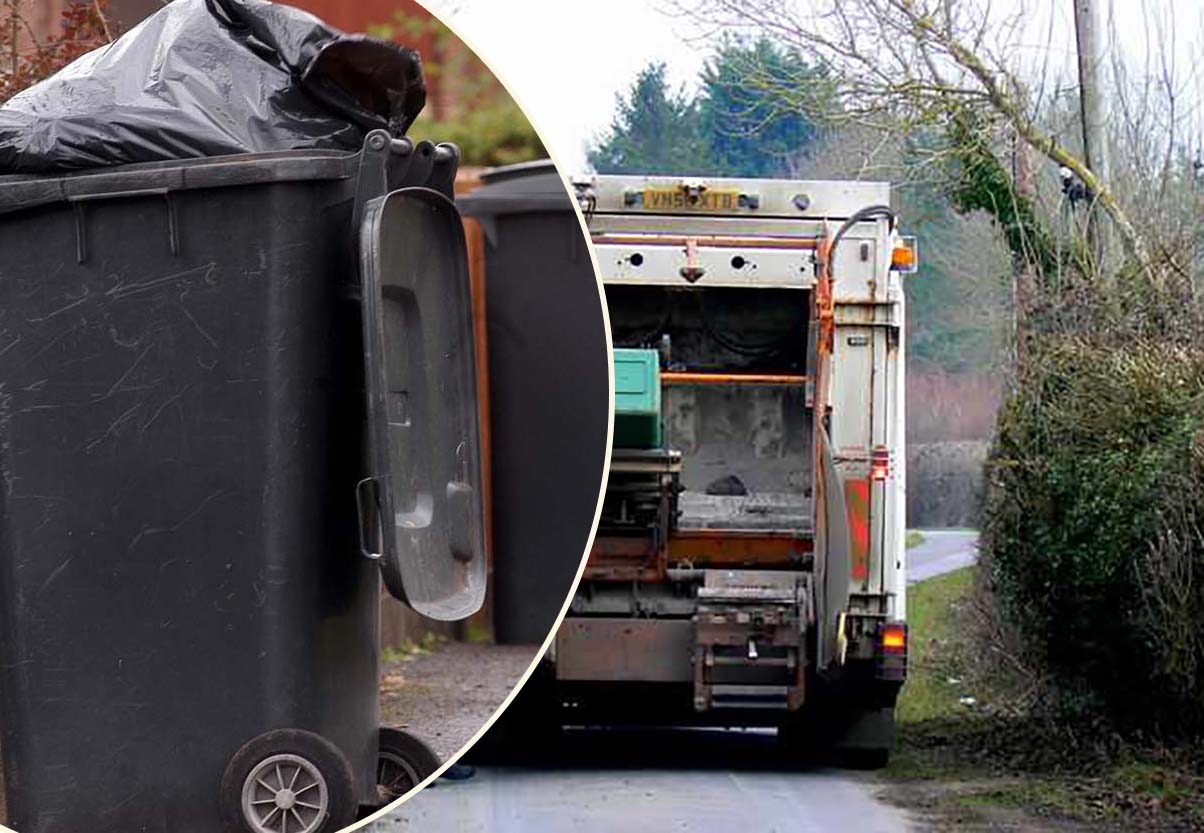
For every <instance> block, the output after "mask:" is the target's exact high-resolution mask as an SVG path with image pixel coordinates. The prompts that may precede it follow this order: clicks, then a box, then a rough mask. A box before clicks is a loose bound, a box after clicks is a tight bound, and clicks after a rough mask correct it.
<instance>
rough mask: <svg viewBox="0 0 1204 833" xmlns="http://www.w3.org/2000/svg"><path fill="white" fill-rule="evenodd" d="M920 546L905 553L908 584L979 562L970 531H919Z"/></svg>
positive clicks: (973, 536) (971, 530) (976, 548)
mask: <svg viewBox="0 0 1204 833" xmlns="http://www.w3.org/2000/svg"><path fill="white" fill-rule="evenodd" d="M919 532H920V534H921V535H923V536H924V540H923V542H921V543H919V544H917V545H916V546H914V547H912V548H911V549H909V550H908V551H907V583H908V584H915V583H916V582H917V581H923V580H924V579H928V578H932V577H933V576H939V575H941V574H942V573H948V572H951V571H953V570H957V569H960V568H962V567H969V566H970V565H971V564H973V563H974V561H975V559H977V558H978V532H977V531H975V530H973V529H921V530H920V531H919Z"/></svg>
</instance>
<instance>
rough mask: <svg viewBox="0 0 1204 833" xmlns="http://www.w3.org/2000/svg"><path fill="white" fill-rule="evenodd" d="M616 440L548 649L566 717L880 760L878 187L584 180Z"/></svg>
mask: <svg viewBox="0 0 1204 833" xmlns="http://www.w3.org/2000/svg"><path fill="white" fill-rule="evenodd" d="M575 184H576V188H577V193H578V197H579V199H580V201H581V204H582V207H583V210H584V212H585V214H586V218H587V221H588V225H589V230H590V233H591V236H592V239H593V244H594V246H595V252H596V254H597V259H598V263H599V266H600V269H601V275H602V279H603V281H604V284H605V287H606V296H607V302H608V305H609V312H610V321H611V328H612V334H613V340H614V345H615V348H616V349H615V358H614V363H615V392H616V410H615V426H614V449H613V452H612V462H611V471H610V478H609V482H608V486H607V490H606V495H605V501H604V505H603V507H602V513H601V520H600V524H599V528H598V532H597V536H596V538H595V541H594V544H593V548H592V551H591V553H590V556H589V561H588V564H587V566H586V568H585V572H584V575H583V578H582V582H581V585H580V587H579V589H578V591H577V593H576V595H575V597H574V599H573V601H572V604H571V607H570V610H569V613H568V616H567V617H566V618H565V620H564V622H563V624H562V626H561V628H560V629H559V632H558V634H557V636H556V639H555V642H554V645H553V646H552V649H551V651H550V653H549V655H548V664H547V665H546V667H545V668H544V673H545V674H546V675H547V679H545V681H544V682H545V683H547V684H549V685H551V686H553V687H554V690H555V692H556V694H555V702H556V703H557V704H558V707H559V712H558V720H559V722H561V723H563V724H595V723H615V722H636V723H661V724H669V723H673V724H680V723H690V724H706V725H726V726H736V725H739V726H771V727H777V728H778V729H779V735H780V737H782V738H783V739H785V740H786V741H787V742H788V745H789V747H790V748H792V749H802V748H804V747H805V748H807V749H810V748H812V747H814V745H815V744H817V743H823V744H825V745H835V746H836V747H838V748H840V749H843V750H845V751H846V752H848V753H850V754H853V755H856V756H857V757H859V758H860V759H862V760H863V761H864V762H866V763H868V764H870V765H875V764H880V763H883V762H885V760H886V758H887V756H888V754H889V749H890V743H891V737H892V734H893V709H894V704H895V700H896V697H897V694H898V692H899V689H900V687H901V685H902V683H903V680H904V675H905V669H906V655H907V627H906V624H905V620H906V591H905V575H904V562H903V552H904V505H905V501H904V496H905V471H904V407H903V406H904V402H903V397H904V387H903V367H904V364H903V359H904V356H903V333H904V293H903V275H904V274H906V273H907V272H909V271H911V270H912V269H913V268H914V265H915V247H914V244H913V243H911V242H909V241H908V240H907V239H905V238H902V237H901V236H900V235H899V233H898V229H897V218H896V216H895V214H894V212H893V211H892V210H891V209H890V207H889V205H890V197H891V194H890V188H889V186H888V185H886V184H882V183H873V182H808V181H787V180H754V179H715V178H706V179H688V178H684V179H683V178H675V177H640V176H591V177H585V178H581V179H579V180H578V181H577V182H576V183H575Z"/></svg>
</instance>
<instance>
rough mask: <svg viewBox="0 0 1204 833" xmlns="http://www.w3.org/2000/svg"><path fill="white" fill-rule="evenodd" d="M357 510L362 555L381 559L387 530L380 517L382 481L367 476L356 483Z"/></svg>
mask: <svg viewBox="0 0 1204 833" xmlns="http://www.w3.org/2000/svg"><path fill="white" fill-rule="evenodd" d="M355 510H356V517H357V518H358V519H359V523H358V524H357V525H356V526H357V527H358V530H359V545H360V555H362V556H364V558H369V559H371V560H373V561H379V560H380V557H381V554H382V552H383V549H384V536H385V530H384V526H383V524H382V522H381V517H380V481H379V480H377V479H376V478H375V477H365V478H364V479H363V480H361V481H360V482H359V483H357V484H355Z"/></svg>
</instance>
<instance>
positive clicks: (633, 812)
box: [369, 730, 915, 833]
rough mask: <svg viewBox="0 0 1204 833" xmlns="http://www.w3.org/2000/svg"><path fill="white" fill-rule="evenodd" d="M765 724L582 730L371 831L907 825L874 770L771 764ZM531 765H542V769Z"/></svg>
mask: <svg viewBox="0 0 1204 833" xmlns="http://www.w3.org/2000/svg"><path fill="white" fill-rule="evenodd" d="M775 741H776V739H775V737H774V735H773V733H772V732H748V731H745V732H739V731H701V730H656V731H643V732H628V731H623V730H609V731H602V730H597V731H588V732H587V731H578V732H572V733H569V734H568V735H567V740H566V746H567V748H566V750H564V751H562V752H561V753H560V754H558V755H556V756H554V757H553V758H552V759H550V760H545V761H543V762H542V765H540V764H536V763H535V762H526V763H525V764H524V765H522V766H494V765H491V766H483V767H479V768H478V770H477V773H476V775H474V776H473V777H472V778H470V779H468V780H467V781H458V782H448V781H440V782H439V783H438V784H436V786H435V787H433V788H430V789H427V790H424V791H423V792H421V793H419V794H418V795H417V796H415V797H414V798H412V799H410V801H408V802H406V803H405V804H403V805H402V806H401V807H400V808H399V809H398V810H396V811H395V812H394V813H393V814H392V815H391V816H390V817H389V818H387V819H385V820H383V821H379V822H377V823H376V825H375V826H374V827H369V831H371V833H402V831H423V833H611V832H612V831H624V833H713V831H728V830H730V831H736V833H813V831H814V832H815V833H818V831H824V832H825V833H829V831H850V833H851V832H852V831H857V833H903V831H910V830H913V829H915V828H914V826H913V824H912V823H911V822H910V821H909V819H908V817H907V815H906V814H905V813H904V812H903V811H902V810H898V809H896V808H894V807H890V806H888V805H886V804H883V803H881V802H880V801H878V800H877V798H876V793H877V787H876V785H875V783H874V781H873V779H872V777H870V776H867V775H864V774H862V773H858V772H849V771H841V770H833V769H825V768H819V767H816V768H806V767H805V766H804V767H799V766H795V765H788V764H785V763H783V762H781V761H780V760H776V756H777V746H776V742H775ZM537 767H538V768H537Z"/></svg>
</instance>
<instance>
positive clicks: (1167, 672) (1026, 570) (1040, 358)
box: [983, 311, 1204, 731]
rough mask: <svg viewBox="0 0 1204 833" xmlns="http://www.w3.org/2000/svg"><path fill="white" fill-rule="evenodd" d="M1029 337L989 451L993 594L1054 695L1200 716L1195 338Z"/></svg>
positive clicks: (1199, 364)
mask: <svg viewBox="0 0 1204 833" xmlns="http://www.w3.org/2000/svg"><path fill="white" fill-rule="evenodd" d="M1130 312H1131V311H1130ZM1127 316H1128V314H1126V317H1127ZM1164 332H1165V331H1164ZM1105 334H1106V335H1105ZM1168 336H1169V334H1168ZM1027 349H1028V353H1027V354H1026V356H1025V359H1024V361H1023V362H1022V363H1021V367H1020V370H1019V371H1018V378H1017V380H1016V385H1015V388H1014V391H1013V393H1012V394H1011V396H1010V398H1009V399H1008V400H1007V401H1006V403H1005V405H1004V407H1003V409H1002V411H1001V414H1000V418H999V424H998V431H997V436H996V440H995V444H994V447H993V449H992V453H991V455H990V458H989V460H988V483H989V486H988V490H987V496H986V502H985V507H984V524H983V526H984V530H983V532H984V536H983V552H984V566H985V567H986V569H987V571H988V574H987V578H988V582H989V586H990V588H991V591H992V592H993V594H994V595H995V597H996V598H997V600H998V603H999V605H1000V606H1001V612H1002V613H1003V614H1004V615H1005V616H1006V618H1008V619H1009V620H1010V621H1011V622H1013V623H1014V624H1015V625H1016V626H1017V627H1018V628H1019V631H1020V633H1021V634H1022V636H1023V639H1024V641H1025V642H1026V643H1027V647H1028V648H1029V649H1030V651H1031V652H1032V653H1033V655H1034V657H1035V658H1036V659H1037V660H1038V661H1039V662H1040V663H1041V664H1042V665H1043V666H1044V667H1045V668H1044V670H1045V671H1046V672H1047V673H1048V674H1049V676H1050V678H1051V679H1052V680H1054V681H1055V684H1056V688H1057V692H1056V693H1057V694H1058V695H1059V696H1058V698H1057V701H1058V702H1059V703H1060V704H1061V705H1062V706H1064V707H1070V708H1073V709H1076V710H1081V709H1093V708H1101V709H1102V710H1103V711H1104V712H1105V713H1106V714H1107V715H1109V716H1110V717H1112V718H1114V719H1115V720H1117V721H1118V722H1119V723H1121V724H1126V725H1129V726H1132V727H1139V728H1153V729H1158V730H1162V731H1180V730H1184V729H1189V728H1195V729H1199V728H1201V727H1204V720H1202V719H1201V717H1202V716H1204V670H1202V669H1204V642H1202V640H1201V637H1200V636H1199V626H1198V622H1199V621H1200V620H1201V613H1202V612H1204V536H1202V535H1201V521H1202V520H1204V518H1202V517H1201V514H1200V513H1201V512H1202V511H1204V510H1202V507H1204V344H1200V343H1192V342H1191V340H1185V339H1180V338H1177V337H1159V336H1158V335H1145V336H1139V335H1130V334H1128V333H1126V334H1125V336H1124V337H1120V338H1118V337H1117V336H1116V332H1115V330H1110V329H1109V328H1101V329H1098V330H1095V331H1094V332H1089V333H1087V334H1083V333H1082V332H1081V331H1080V332H1079V333H1078V334H1075V335H1057V334H1053V333H1048V332H1047V333H1043V334H1040V335H1039V336H1037V337H1034V338H1031V339H1030V340H1029V342H1028V345H1027Z"/></svg>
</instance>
